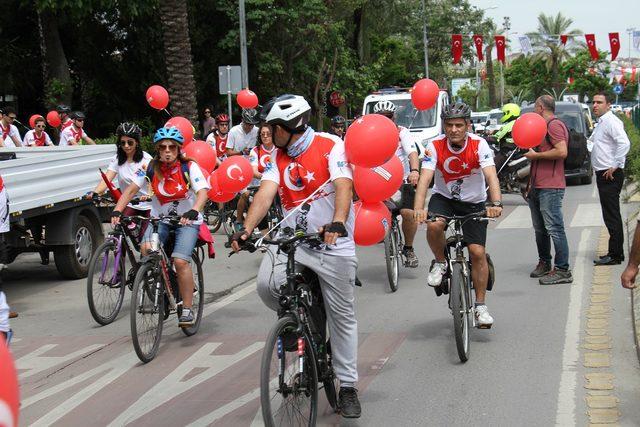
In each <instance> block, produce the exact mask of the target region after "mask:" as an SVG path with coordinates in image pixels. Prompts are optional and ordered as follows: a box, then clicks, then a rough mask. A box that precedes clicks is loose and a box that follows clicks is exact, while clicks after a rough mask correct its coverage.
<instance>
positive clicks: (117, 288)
mask: <svg viewBox="0 0 640 427" xmlns="http://www.w3.org/2000/svg"><path fill="white" fill-rule="evenodd" d="M118 256H119V260H117V261H116V258H118ZM116 264H117V265H116ZM125 275H126V271H125V251H124V250H122V251H120V253H119V254H118V253H117V247H116V242H115V241H114V240H107V241H105V242H104V243H103V244H102V245H100V247H98V249H96V252H95V253H94V254H93V258H92V259H91V262H90V263H89V274H88V275H87V301H88V303H89V311H90V312H91V316H93V318H94V320H95V321H96V322H98V323H99V324H101V325H103V326H104V325H108V324H109V323H111V322H113V321H114V320H115V318H116V317H117V316H118V313H119V312H120V308H121V307H122V301H123V300H124V289H125V280H126V277H125Z"/></svg>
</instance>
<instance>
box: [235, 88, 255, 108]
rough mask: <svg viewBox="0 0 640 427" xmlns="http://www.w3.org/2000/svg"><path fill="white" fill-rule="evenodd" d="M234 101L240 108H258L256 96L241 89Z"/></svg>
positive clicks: (247, 90) (250, 91)
mask: <svg viewBox="0 0 640 427" xmlns="http://www.w3.org/2000/svg"><path fill="white" fill-rule="evenodd" d="M236 101H237V102H238V105H239V106H241V107H242V108H256V107H257V106H258V95H256V94H255V92H254V91H252V90H249V89H242V90H241V91H240V92H238V94H237V95H236Z"/></svg>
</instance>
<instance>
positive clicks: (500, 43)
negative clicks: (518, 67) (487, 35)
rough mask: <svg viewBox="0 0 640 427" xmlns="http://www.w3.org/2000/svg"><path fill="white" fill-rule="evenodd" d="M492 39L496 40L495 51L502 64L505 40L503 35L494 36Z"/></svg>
mask: <svg viewBox="0 0 640 427" xmlns="http://www.w3.org/2000/svg"><path fill="white" fill-rule="evenodd" d="M493 39H494V40H495V41H496V53H497V55H498V61H500V62H502V63H503V64H504V49H505V47H506V40H505V38H504V36H495V37H494V38H493Z"/></svg>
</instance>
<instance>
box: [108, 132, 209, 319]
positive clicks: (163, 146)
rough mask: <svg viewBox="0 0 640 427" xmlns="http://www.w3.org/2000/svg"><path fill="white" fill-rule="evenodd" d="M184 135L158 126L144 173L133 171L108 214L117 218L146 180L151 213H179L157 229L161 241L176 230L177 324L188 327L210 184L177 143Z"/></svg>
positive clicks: (147, 239)
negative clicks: (195, 254)
mask: <svg viewBox="0 0 640 427" xmlns="http://www.w3.org/2000/svg"><path fill="white" fill-rule="evenodd" d="M183 142H184V137H183V136H182V134H181V133H180V130H178V128H175V127H171V128H160V129H158V131H157V132H156V134H155V136H154V137H153V143H154V144H155V145H156V154H155V157H154V158H153V160H152V161H151V163H150V164H149V167H148V168H147V173H146V174H142V175H136V177H135V178H134V179H133V182H132V183H131V184H130V185H129V186H128V187H127V189H126V190H125V191H124V193H123V194H122V197H121V198H120V200H119V201H118V204H117V205H116V207H115V208H114V210H113V213H112V214H111V223H112V224H117V223H119V222H120V217H121V216H122V215H123V212H124V210H125V208H126V206H127V203H128V202H129V201H130V200H131V199H132V198H133V197H134V196H135V195H136V194H137V193H138V192H139V191H140V189H141V188H142V187H143V186H144V185H145V184H146V183H147V182H148V183H150V186H151V190H152V199H151V215H153V216H154V217H161V216H166V215H179V216H181V219H180V225H179V226H175V225H171V224H170V223H168V222H161V223H160V227H159V229H158V233H159V235H160V241H161V243H162V244H164V243H166V241H167V239H168V237H169V231H170V230H171V228H173V229H174V230H175V243H174V246H173V252H172V253H171V258H173V265H174V266H175V268H176V275H177V277H178V287H179V288H180V295H182V296H183V310H182V315H181V316H180V319H179V320H178V326H180V327H185V328H187V327H189V326H192V325H193V324H194V317H193V313H192V312H191V307H192V303H193V274H192V272H191V264H190V263H191V252H193V248H195V246H196V243H197V241H198V232H199V229H200V225H201V224H202V214H201V212H202V210H203V209H204V205H205V204H206V202H207V191H208V190H209V188H210V187H209V184H208V183H207V180H206V179H205V178H204V176H203V175H202V171H201V170H200V167H199V166H198V164H197V163H196V162H195V161H193V160H192V159H190V158H188V157H184V156H183V155H182V153H181V151H180V147H181V146H182V143H183ZM151 234H152V229H151V228H150V227H149V228H147V230H146V232H145V235H144V238H143V239H142V245H141V250H142V253H143V254H146V253H147V252H148V251H149V250H150V248H151Z"/></svg>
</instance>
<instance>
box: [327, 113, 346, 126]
mask: <svg viewBox="0 0 640 427" xmlns="http://www.w3.org/2000/svg"><path fill="white" fill-rule="evenodd" d="M345 123H347V121H346V120H345V118H344V117H342V116H339V115H338V116H333V117H332V118H331V126H338V125H344V124H345Z"/></svg>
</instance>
